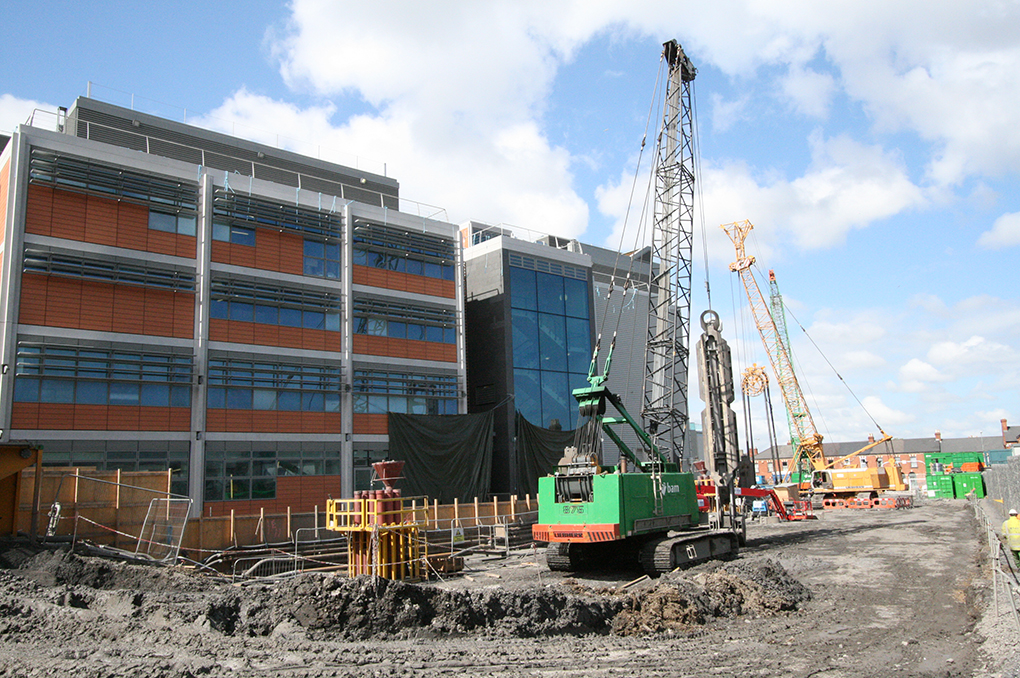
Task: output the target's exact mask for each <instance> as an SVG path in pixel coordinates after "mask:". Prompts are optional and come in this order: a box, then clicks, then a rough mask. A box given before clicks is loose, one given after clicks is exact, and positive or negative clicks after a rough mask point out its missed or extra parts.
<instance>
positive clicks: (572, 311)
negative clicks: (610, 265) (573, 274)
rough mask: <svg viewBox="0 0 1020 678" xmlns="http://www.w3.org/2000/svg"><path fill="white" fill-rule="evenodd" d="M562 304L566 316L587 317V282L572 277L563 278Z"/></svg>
mask: <svg viewBox="0 0 1020 678" xmlns="http://www.w3.org/2000/svg"><path fill="white" fill-rule="evenodd" d="M563 305H564V309H565V311H566V314H567V315H568V316H571V317H573V318H585V319H587V318H588V283H587V282H586V281H584V280H577V279H574V278H564V279H563Z"/></svg>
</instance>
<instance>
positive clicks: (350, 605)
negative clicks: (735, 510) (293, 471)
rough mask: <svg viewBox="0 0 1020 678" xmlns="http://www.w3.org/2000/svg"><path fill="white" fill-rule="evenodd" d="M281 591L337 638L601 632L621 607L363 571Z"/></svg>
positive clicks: (301, 615) (307, 621)
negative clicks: (435, 583)
mask: <svg viewBox="0 0 1020 678" xmlns="http://www.w3.org/2000/svg"><path fill="white" fill-rule="evenodd" d="M274 595H279V593H277V594H274ZM285 596H287V597H290V598H292V599H293V600H295V601H301V602H300V604H299V605H298V606H297V607H296V608H295V609H294V610H293V614H294V617H295V618H296V619H297V621H298V622H299V623H301V624H302V625H303V626H305V627H306V628H308V629H309V630H310V631H312V632H314V635H315V636H316V637H318V636H321V637H323V638H326V637H329V638H342V639H345V640H364V639H368V638H410V637H433V636H448V635H450V634H470V633H485V634H487V635H495V636H511V637H518V638H528V637H536V636H550V635H565V634H569V635H583V634H588V633H605V632H607V631H608V630H609V627H610V625H611V623H612V619H613V617H614V616H615V615H616V614H617V613H619V612H620V611H621V610H622V609H623V608H624V605H625V603H624V601H622V600H620V599H617V598H612V597H608V598H607V597H604V596H582V595H574V594H571V593H567V592H565V591H563V590H561V589H560V588H554V587H541V588H539V587H536V588H531V589H526V590H513V591H512V590H506V589H501V588H489V589H480V590H479V589H476V590H471V591H450V590H445V589H440V588H435V587H430V586H419V585H415V584H405V583H402V582H395V581H390V580H387V579H379V578H370V577H359V578H358V579H353V580H348V579H341V578H339V577H326V576H318V577H303V578H301V580H300V581H296V582H295V583H293V584H292V588H291V591H289V592H287V593H286V594H285Z"/></svg>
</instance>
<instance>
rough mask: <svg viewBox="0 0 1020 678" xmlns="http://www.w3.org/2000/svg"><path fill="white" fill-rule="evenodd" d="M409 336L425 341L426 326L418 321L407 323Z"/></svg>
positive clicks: (409, 337)
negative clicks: (417, 322)
mask: <svg viewBox="0 0 1020 678" xmlns="http://www.w3.org/2000/svg"><path fill="white" fill-rule="evenodd" d="M407 338H408V339H413V340H415V341H425V326H424V325H418V324H416V323H408V324H407Z"/></svg>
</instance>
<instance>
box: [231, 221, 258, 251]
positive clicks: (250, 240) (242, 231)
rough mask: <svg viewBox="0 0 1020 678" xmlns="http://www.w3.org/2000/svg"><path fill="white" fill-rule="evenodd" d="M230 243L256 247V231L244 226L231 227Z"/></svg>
mask: <svg viewBox="0 0 1020 678" xmlns="http://www.w3.org/2000/svg"><path fill="white" fill-rule="evenodd" d="M230 242H231V243H232V244H234V245H246V246H248V247H255V229H253V228H245V227H243V226H231V227H230Z"/></svg>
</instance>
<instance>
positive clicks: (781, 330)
mask: <svg viewBox="0 0 1020 678" xmlns="http://www.w3.org/2000/svg"><path fill="white" fill-rule="evenodd" d="M769 306H770V307H771V308H772V322H774V323H775V324H776V336H777V337H778V339H779V341H781V342H782V344H783V347H784V348H785V349H786V355H787V356H788V357H789V358H790V363H791V365H792V364H793V351H792V350H791V347H790V333H789V331H788V330H787V328H786V307H785V306H783V295H782V294H780V293H779V283H778V282H776V273H775V271H773V270H772V269H769ZM791 369H792V368H791ZM786 425H787V426H789V428H790V447H792V448H793V449H797V448H798V447H800V436H798V435H797V428H796V426H794V423H793V415H792V413H791V412H790V410H786Z"/></svg>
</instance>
